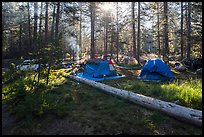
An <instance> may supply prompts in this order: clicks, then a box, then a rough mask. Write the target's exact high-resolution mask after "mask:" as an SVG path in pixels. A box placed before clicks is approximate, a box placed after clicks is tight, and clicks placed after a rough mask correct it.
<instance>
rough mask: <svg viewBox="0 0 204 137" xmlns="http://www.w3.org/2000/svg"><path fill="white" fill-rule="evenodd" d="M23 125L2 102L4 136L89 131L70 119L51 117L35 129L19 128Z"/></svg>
mask: <svg viewBox="0 0 204 137" xmlns="http://www.w3.org/2000/svg"><path fill="white" fill-rule="evenodd" d="M21 124H22V123H20V122H19V121H18V120H17V119H16V118H15V116H13V115H12V114H11V113H10V112H9V109H8V105H7V104H6V103H5V102H2V135H23V134H27V135H30V134H31V135H32V134H35V135H82V134H86V130H87V128H86V127H83V125H80V124H79V123H77V122H70V121H69V119H68V118H65V119H55V118H54V117H50V116H49V117H46V118H42V119H40V120H38V124H37V125H36V128H35V129H29V128H19V126H20V125H21Z"/></svg>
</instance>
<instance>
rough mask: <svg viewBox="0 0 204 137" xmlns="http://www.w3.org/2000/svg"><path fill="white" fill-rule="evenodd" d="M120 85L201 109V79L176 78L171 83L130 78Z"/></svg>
mask: <svg viewBox="0 0 204 137" xmlns="http://www.w3.org/2000/svg"><path fill="white" fill-rule="evenodd" d="M114 82H116V81H114ZM106 84H108V85H112V84H113V83H111V82H108V83H106ZM120 85H121V86H120V88H122V89H125V90H129V91H133V92H136V93H139V94H143V95H146V96H150V97H154V98H158V99H161V100H164V101H170V102H173V101H176V100H179V102H180V104H181V105H183V106H187V107H191V108H195V109H202V80H200V79H190V78H189V79H185V80H179V79H178V80H175V81H174V82H172V83H152V82H143V81H140V80H137V79H130V80H127V81H123V82H121V83H120Z"/></svg>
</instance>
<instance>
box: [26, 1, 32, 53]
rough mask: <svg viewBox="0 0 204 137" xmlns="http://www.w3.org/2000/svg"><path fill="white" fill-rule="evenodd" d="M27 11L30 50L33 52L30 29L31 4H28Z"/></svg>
mask: <svg viewBox="0 0 204 137" xmlns="http://www.w3.org/2000/svg"><path fill="white" fill-rule="evenodd" d="M27 10H28V33H29V48H28V49H29V50H30V51H31V50H32V36H31V27H30V4H29V2H27Z"/></svg>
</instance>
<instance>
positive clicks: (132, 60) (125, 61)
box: [121, 57, 138, 65]
mask: <svg viewBox="0 0 204 137" xmlns="http://www.w3.org/2000/svg"><path fill="white" fill-rule="evenodd" d="M121 61H122V63H123V64H130V65H134V64H138V61H137V60H136V59H135V58H133V57H125V58H123V59H122V60H121Z"/></svg>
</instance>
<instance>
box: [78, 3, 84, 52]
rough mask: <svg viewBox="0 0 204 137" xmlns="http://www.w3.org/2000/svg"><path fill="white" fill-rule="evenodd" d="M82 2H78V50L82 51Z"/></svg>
mask: <svg viewBox="0 0 204 137" xmlns="http://www.w3.org/2000/svg"><path fill="white" fill-rule="evenodd" d="M81 23H82V2H80V22H79V48H80V50H81V52H82V51H83V50H82V31H81V30H82V24H81Z"/></svg>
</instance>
